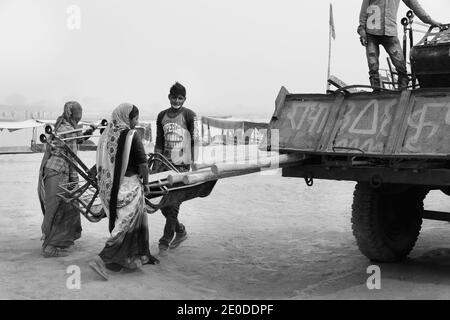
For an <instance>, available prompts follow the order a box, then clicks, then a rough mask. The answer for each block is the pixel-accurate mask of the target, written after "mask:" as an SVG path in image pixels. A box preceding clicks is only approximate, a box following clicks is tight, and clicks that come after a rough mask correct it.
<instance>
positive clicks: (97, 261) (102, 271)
mask: <svg viewBox="0 0 450 320" xmlns="http://www.w3.org/2000/svg"><path fill="white" fill-rule="evenodd" d="M89 266H90V267H91V268H92V269H93V270H94V271H95V272H97V273H98V274H99V275H100V276H101V277H102V278H103V279H104V280H108V278H109V275H108V272H107V271H106V267H105V264H104V262H103V260H101V258H100V257H96V258H94V260H92V261H91V262H89Z"/></svg>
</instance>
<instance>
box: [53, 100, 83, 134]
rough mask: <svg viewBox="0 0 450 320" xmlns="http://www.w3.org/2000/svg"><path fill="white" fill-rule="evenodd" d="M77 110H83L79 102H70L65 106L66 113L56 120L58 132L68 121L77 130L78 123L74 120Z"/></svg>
mask: <svg viewBox="0 0 450 320" xmlns="http://www.w3.org/2000/svg"><path fill="white" fill-rule="evenodd" d="M76 109H82V108H81V104H79V103H78V102H77V101H68V102H66V103H65V104H64V111H63V114H62V115H60V116H59V117H58V118H57V119H56V123H55V131H56V130H58V128H59V127H60V126H61V124H62V123H63V122H64V121H66V122H68V123H69V124H70V125H71V126H72V127H74V129H77V127H78V125H77V123H76V122H75V121H74V120H73V117H72V115H73V111H74V110H76Z"/></svg>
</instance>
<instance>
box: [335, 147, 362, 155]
mask: <svg viewBox="0 0 450 320" xmlns="http://www.w3.org/2000/svg"><path fill="white" fill-rule="evenodd" d="M339 149H341V150H348V151H358V152H361V153H362V154H365V152H364V151H363V150H361V149H359V148H352V147H334V146H333V152H336V150H339Z"/></svg>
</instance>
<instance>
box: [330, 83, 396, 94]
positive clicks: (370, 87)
mask: <svg viewBox="0 0 450 320" xmlns="http://www.w3.org/2000/svg"><path fill="white" fill-rule="evenodd" d="M355 88H368V89H374V90H380V91H386V92H398V90H391V89H386V88H381V87H373V86H369V85H365V84H354V85H350V86H345V87H342V88H339V89H337V90H336V91H334V93H344V91H347V90H349V89H355Z"/></svg>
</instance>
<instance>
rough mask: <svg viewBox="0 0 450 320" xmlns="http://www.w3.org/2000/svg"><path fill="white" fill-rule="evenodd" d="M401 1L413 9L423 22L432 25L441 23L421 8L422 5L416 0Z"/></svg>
mask: <svg viewBox="0 0 450 320" xmlns="http://www.w3.org/2000/svg"><path fill="white" fill-rule="evenodd" d="M403 2H404V3H405V4H406V6H408V8H410V9H411V10H412V11H414V13H415V15H416V16H418V17H419V19H420V20H422V22H423V23H427V24H430V25H432V26H439V25H441V23H439V22H437V21H435V20H433V19H432V18H431V17H430V15H429V14H428V13H427V12H426V11H425V10H424V9H423V8H422V6H421V5H420V3H419V2H418V1H417V0H403Z"/></svg>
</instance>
